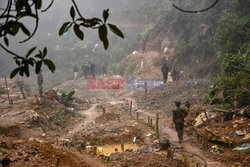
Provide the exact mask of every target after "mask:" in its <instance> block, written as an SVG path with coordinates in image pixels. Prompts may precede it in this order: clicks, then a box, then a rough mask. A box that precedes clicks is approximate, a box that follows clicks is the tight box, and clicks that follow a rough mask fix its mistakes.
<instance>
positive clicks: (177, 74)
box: [172, 69, 180, 83]
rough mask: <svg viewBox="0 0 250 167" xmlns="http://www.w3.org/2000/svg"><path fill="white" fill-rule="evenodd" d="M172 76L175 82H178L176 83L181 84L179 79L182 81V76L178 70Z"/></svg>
mask: <svg viewBox="0 0 250 167" xmlns="http://www.w3.org/2000/svg"><path fill="white" fill-rule="evenodd" d="M172 76H173V80H174V81H176V83H178V82H179V79H180V74H179V72H178V71H177V70H175V69H174V70H173V73H172Z"/></svg>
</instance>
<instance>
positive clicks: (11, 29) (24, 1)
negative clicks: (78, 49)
mask: <svg viewBox="0 0 250 167" xmlns="http://www.w3.org/2000/svg"><path fill="white" fill-rule="evenodd" d="M43 2H44V0H7V4H5V7H4V8H0V10H1V11H2V13H0V40H1V41H3V42H4V43H1V42H0V47H1V48H2V49H3V50H5V51H6V52H8V53H10V54H12V55H13V56H14V57H13V59H14V60H15V63H16V64H17V66H18V67H17V68H16V69H14V70H13V71H12V73H11V75H10V78H13V77H15V75H17V74H18V73H19V75H21V76H24V75H26V76H30V70H29V69H30V67H33V66H35V72H36V74H39V72H40V70H41V67H42V65H43V64H44V65H46V66H47V67H48V68H49V70H50V71H51V72H54V71H55V69H56V67H55V65H54V63H53V62H52V61H51V60H50V59H47V58H46V56H47V48H46V47H44V48H43V49H41V50H38V52H37V53H36V54H33V53H34V51H35V50H36V49H37V47H32V48H31V49H30V50H29V51H28V52H27V54H26V55H24V56H22V55H18V54H17V53H14V52H13V51H11V50H9V49H8V46H9V37H10V36H16V35H17V34H18V33H19V32H20V31H22V32H23V33H24V34H25V35H26V36H27V38H26V39H24V40H22V41H20V43H25V42H27V41H28V40H30V39H31V38H32V37H33V36H34V34H35V33H36V31H37V28H38V26H39V12H46V11H47V10H49V9H50V8H51V6H52V5H53V3H54V0H51V2H50V4H49V5H48V6H47V7H46V8H44V9H42V7H43ZM71 2H72V6H71V8H70V16H71V18H72V20H71V21H68V22H65V23H63V25H62V26H61V28H60V30H59V35H60V36H61V35H63V34H64V33H65V32H67V31H68V30H69V29H70V28H73V30H74V33H75V35H76V36H77V37H78V38H79V39H80V40H83V39H84V33H83V31H82V29H83V28H91V29H98V34H99V39H100V40H101V41H102V43H103V46H104V48H105V49H107V48H108V47H109V40H108V37H107V35H108V28H107V27H109V29H110V30H111V31H112V32H113V33H114V34H116V35H117V36H119V37H121V38H124V35H123V33H122V32H121V31H120V30H119V28H118V27H117V26H116V25H113V24H110V23H107V20H108V18H109V9H106V10H103V15H102V19H101V18H96V17H94V18H90V19H88V18H85V17H83V16H82V14H81V13H80V11H79V9H78V6H77V4H76V2H75V0H71ZM23 19H29V20H31V19H34V21H35V28H34V30H33V31H32V32H30V30H29V29H28V28H27V25H26V24H25V23H24V22H23ZM32 54H33V55H34V56H31V55H32Z"/></svg>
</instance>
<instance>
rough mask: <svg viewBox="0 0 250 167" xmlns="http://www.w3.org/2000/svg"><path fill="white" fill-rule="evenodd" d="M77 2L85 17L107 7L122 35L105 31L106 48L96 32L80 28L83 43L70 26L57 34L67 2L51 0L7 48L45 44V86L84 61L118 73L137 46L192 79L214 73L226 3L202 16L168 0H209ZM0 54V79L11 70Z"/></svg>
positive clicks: (192, 1)
mask: <svg viewBox="0 0 250 167" xmlns="http://www.w3.org/2000/svg"><path fill="white" fill-rule="evenodd" d="M77 3H78V5H79V9H80V10H81V12H82V13H83V14H84V15H85V16H87V17H90V18H91V17H99V16H101V15H102V10H103V9H106V8H109V9H110V22H112V23H114V24H117V25H118V27H120V28H121V30H122V31H123V33H124V35H125V39H124V40H122V39H120V38H117V37H116V36H114V35H113V34H112V33H110V34H109V40H110V47H109V49H108V50H107V51H105V50H104V49H103V46H102V43H101V42H100V41H99V38H98V35H97V31H95V30H89V29H85V31H84V32H85V37H84V41H79V40H78V39H77V37H76V36H75V35H74V33H73V32H72V30H69V31H68V32H67V33H65V34H64V35H63V36H62V37H59V36H58V31H59V28H60V27H61V25H62V24H63V23H64V22H66V21H67V20H68V19H69V8H70V3H68V2H65V3H63V4H62V3H60V2H59V1H56V2H55V4H53V6H52V8H51V9H50V10H49V11H48V12H46V13H41V15H40V17H41V18H40V24H39V28H38V32H37V33H36V35H35V36H34V37H33V38H32V39H31V40H30V41H28V42H26V43H24V44H19V43H18V41H21V40H22V39H23V38H24V37H23V36H22V35H19V36H16V37H15V39H13V40H11V42H10V45H11V47H10V48H11V49H13V51H15V52H17V53H25V52H26V51H27V50H28V49H29V48H31V47H32V46H38V47H43V46H47V47H48V56H49V58H51V59H52V60H53V61H54V62H55V64H56V67H57V70H56V72H55V73H54V74H51V73H50V72H49V71H47V69H44V70H45V71H47V72H45V77H46V78H48V79H49V80H48V82H46V83H45V87H46V88H52V87H54V86H56V85H57V84H59V83H61V82H63V81H65V80H69V79H72V78H73V76H72V70H73V67H74V66H75V65H76V64H77V65H78V66H79V67H81V66H82V64H83V63H84V62H88V61H90V62H93V63H94V64H95V65H96V71H97V73H99V74H102V73H103V69H108V72H109V73H110V74H119V75H123V74H125V72H124V71H128V70H125V67H124V63H118V62H120V61H121V60H122V59H123V58H124V57H126V56H127V55H130V54H131V53H132V52H133V51H135V50H137V51H140V50H141V48H142V44H144V45H146V50H148V51H150V50H153V51H157V52H159V55H160V56H162V58H164V57H170V60H169V66H170V68H171V70H173V69H177V70H179V71H185V72H187V73H189V74H191V73H192V75H191V77H196V78H197V77H198V78H199V77H208V76H213V75H214V74H216V73H218V71H220V63H219V61H218V59H217V58H218V54H217V51H216V46H215V32H216V29H217V23H218V20H219V19H220V17H221V16H222V15H223V14H224V11H226V10H229V11H230V10H231V1H220V2H219V3H218V4H217V5H216V6H215V7H214V8H212V9H211V10H210V11H207V12H204V13H201V14H188V13H183V12H180V11H178V10H177V9H175V8H173V7H172V4H173V3H174V4H176V5H179V6H180V7H182V8H186V9H202V8H205V7H206V6H208V5H210V2H209V1H200V0H189V1H185V2H182V1H177V0H176V1H170V0H157V1H151V0H137V1H133V0H126V1H123V0H105V1H104V0H82V1H77ZM28 21H29V26H30V27H34V22H31V20H28ZM164 48H168V52H167V53H163V50H164ZM0 53H1V54H0V60H1V61H0V76H2V77H3V76H6V75H9V74H10V72H11V71H12V69H13V68H14V67H15V64H14V62H13V60H12V56H11V55H8V53H6V52H4V51H3V50H0ZM121 64H123V65H121ZM125 64H126V63H125ZM130 64H131V63H130ZM125 66H126V65H125ZM134 66H135V65H131V66H130V68H131V69H129V71H131V72H132V71H133V69H134ZM159 69H160V67H159Z"/></svg>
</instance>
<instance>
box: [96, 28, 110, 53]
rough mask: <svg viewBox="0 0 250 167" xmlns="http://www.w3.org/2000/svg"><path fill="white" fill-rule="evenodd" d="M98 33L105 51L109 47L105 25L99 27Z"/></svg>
mask: <svg viewBox="0 0 250 167" xmlns="http://www.w3.org/2000/svg"><path fill="white" fill-rule="evenodd" d="M98 33H99V38H100V40H101V41H102V43H103V46H104V48H105V49H107V48H108V47H109V41H108V30H107V27H106V25H105V24H103V25H102V26H100V27H99V29H98Z"/></svg>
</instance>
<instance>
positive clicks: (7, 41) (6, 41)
mask: <svg viewBox="0 0 250 167" xmlns="http://www.w3.org/2000/svg"><path fill="white" fill-rule="evenodd" d="M4 43H5V44H6V46H9V40H8V38H6V37H4Z"/></svg>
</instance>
